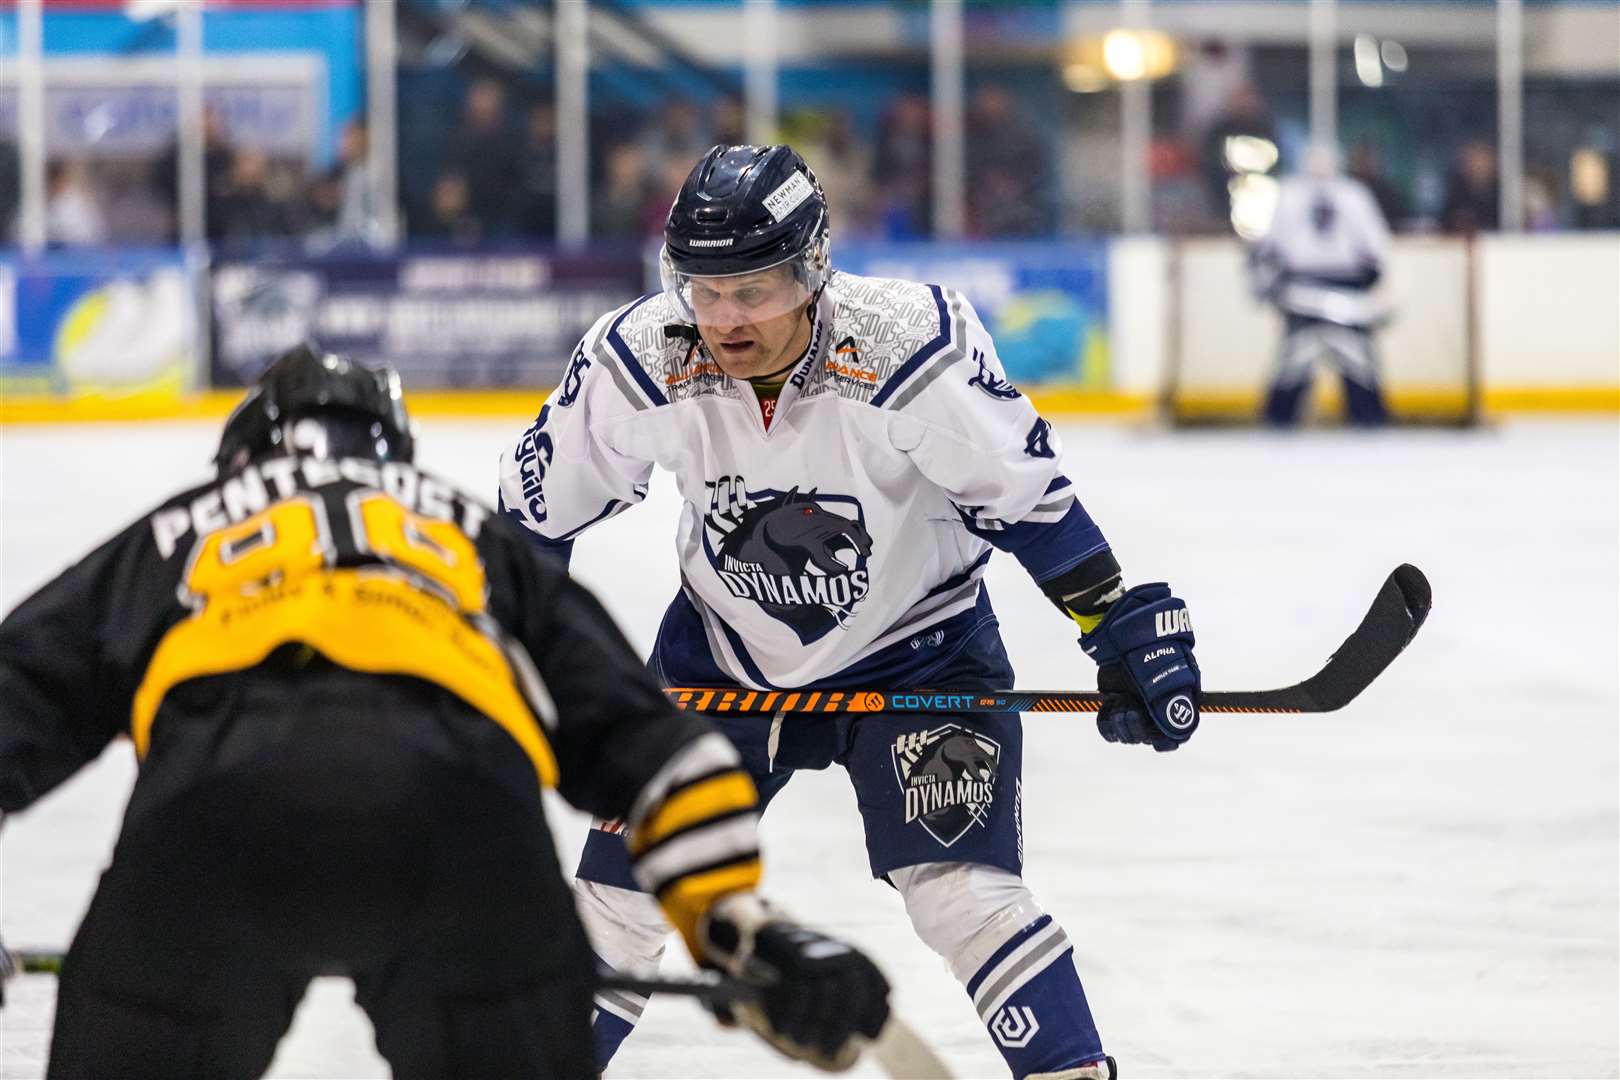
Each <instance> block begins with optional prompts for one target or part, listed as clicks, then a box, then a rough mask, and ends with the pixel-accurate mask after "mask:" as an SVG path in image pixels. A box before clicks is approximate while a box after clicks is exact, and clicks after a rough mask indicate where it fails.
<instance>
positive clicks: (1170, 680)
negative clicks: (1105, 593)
mask: <svg viewBox="0 0 1620 1080" xmlns="http://www.w3.org/2000/svg"><path fill="white" fill-rule="evenodd" d="M1080 647H1081V648H1083V649H1084V650H1085V651H1086V653H1087V655H1089V656H1090V657H1091V658H1092V659H1093V660H1095V661H1096V662H1097V668H1098V670H1097V689H1099V690H1101V691H1102V692H1103V695H1104V700H1103V706H1102V708H1101V709H1100V710H1099V711H1098V713H1097V731H1098V732H1099V733H1100V734H1101V735H1102V737H1103V738H1105V739H1107V740H1108V741H1109V742H1122V743H1152V744H1153V748H1154V749H1155V750H1174V749H1176V748H1177V747H1178V746H1180V745H1181V744H1182V743H1184V742H1186V741H1187V740H1188V739H1190V738H1192V734H1193V732H1194V731H1196V730H1198V690H1199V676H1198V661H1197V660H1195V659H1193V652H1192V650H1193V629H1192V621H1191V620H1190V619H1189V618H1188V616H1187V605H1186V604H1184V603H1182V602H1181V601H1180V600H1178V599H1177V598H1176V597H1174V596H1172V595H1171V594H1170V586H1169V585H1166V584H1165V583H1163V582H1154V583H1152V584H1149V585H1138V586H1136V587H1135V588H1134V589H1131V590H1129V591H1127V592H1126V593H1125V595H1123V596H1121V597H1120V598H1119V599H1118V600H1116V601H1114V602H1113V604H1112V605H1110V606H1109V608H1108V614H1107V615H1105V616H1104V617H1103V620H1102V622H1100V623H1098V624H1097V627H1096V629H1094V630H1092V631H1091V632H1090V633H1089V634H1082V635H1081V637H1080Z"/></svg>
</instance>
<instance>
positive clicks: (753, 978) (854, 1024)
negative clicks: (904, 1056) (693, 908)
mask: <svg viewBox="0 0 1620 1080" xmlns="http://www.w3.org/2000/svg"><path fill="white" fill-rule="evenodd" d="M698 934H699V938H700V940H701V942H702V946H703V953H704V955H703V957H702V960H703V961H704V962H705V963H706V964H707V965H709V966H713V967H716V968H719V969H720V970H722V971H724V972H725V973H726V974H728V975H730V976H731V977H732V978H734V979H737V980H739V981H741V982H745V983H747V984H749V985H750V986H755V987H758V988H759V990H760V995H759V997H758V999H756V1000H754V1001H747V1002H738V1003H736V1004H734V1005H731V1006H730V1007H729V1009H726V1010H716V1011H717V1012H719V1014H720V1018H721V1020H723V1021H729V1022H741V1023H743V1024H746V1025H747V1026H748V1027H750V1028H752V1029H753V1030H754V1031H755V1032H757V1033H758V1034H759V1035H760V1037H761V1038H763V1039H764V1040H765V1041H766V1042H768V1043H770V1044H771V1045H772V1046H774V1047H776V1049H778V1050H780V1051H781V1052H782V1053H784V1054H786V1055H788V1056H789V1057H791V1058H796V1059H798V1060H800V1061H807V1062H809V1063H810V1064H812V1065H815V1066H817V1067H819V1068H822V1069H827V1070H829V1071H833V1072H841V1071H843V1070H844V1069H847V1068H849V1067H850V1066H851V1065H853V1064H855V1060H856V1058H858V1057H859V1056H860V1053H861V1047H862V1044H863V1041H864V1040H866V1039H875V1038H877V1035H878V1033H879V1032H880V1031H882V1030H883V1025H884V1023H886V1022H887V1021H888V1019H889V982H888V980H887V979H885V978H884V977H883V974H882V973H881V972H880V971H878V969H877V965H875V964H873V963H872V961H871V960H869V959H867V957H866V955H865V954H864V953H861V952H859V951H857V950H856V949H855V948H853V947H852V946H849V945H846V944H844V943H843V942H842V941H838V940H836V939H835V938H830V937H827V936H826V935H824V934H819V933H817V932H816V931H814V930H810V929H807V928H806V927H803V926H800V925H798V924H797V923H795V922H792V921H791V920H789V919H787V918H785V917H784V916H782V915H781V914H780V913H778V912H774V911H772V910H770V909H769V908H767V907H766V906H765V904H764V903H763V902H762V901H761V900H760V899H759V897H757V896H756V895H754V894H753V893H733V894H732V895H730V896H727V897H724V898H723V899H721V900H720V901H718V902H717V903H716V904H715V905H714V906H713V907H712V908H710V909H709V912H708V914H707V915H705V916H704V918H703V922H702V924H701V925H700V926H699V929H698ZM728 1013H729V1015H728Z"/></svg>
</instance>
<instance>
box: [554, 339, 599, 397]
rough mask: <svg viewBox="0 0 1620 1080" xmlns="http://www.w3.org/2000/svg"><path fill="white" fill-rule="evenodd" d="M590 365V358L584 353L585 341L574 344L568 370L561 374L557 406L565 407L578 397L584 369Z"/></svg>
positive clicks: (583, 377) (583, 378)
mask: <svg viewBox="0 0 1620 1080" xmlns="http://www.w3.org/2000/svg"><path fill="white" fill-rule="evenodd" d="M590 366H591V358H590V357H588V356H586V355H585V343H584V342H580V343H579V344H578V345H576V346H574V356H573V359H572V360H570V361H569V362H568V371H567V373H566V374H564V375H563V381H562V393H560V394H558V395H557V407H558V408H559V409H566V408H568V406H570V405H572V404H573V403H574V402H575V401H576V400H578V398H579V389H580V385H581V384H582V383H583V382H584V381H585V369H586V368H588V367H590Z"/></svg>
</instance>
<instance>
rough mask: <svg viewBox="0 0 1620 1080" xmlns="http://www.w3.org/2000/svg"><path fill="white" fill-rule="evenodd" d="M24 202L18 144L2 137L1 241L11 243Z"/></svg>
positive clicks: (0, 170)
mask: <svg viewBox="0 0 1620 1080" xmlns="http://www.w3.org/2000/svg"><path fill="white" fill-rule="evenodd" d="M21 202H22V161H21V158H20V157H19V156H18V152H17V144H16V143H14V142H9V141H7V140H5V139H0V243H11V242H12V241H13V238H14V234H15V231H16V225H17V207H18V205H19V204H20V203H21Z"/></svg>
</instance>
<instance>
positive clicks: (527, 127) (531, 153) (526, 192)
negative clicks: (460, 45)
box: [512, 101, 557, 240]
mask: <svg viewBox="0 0 1620 1080" xmlns="http://www.w3.org/2000/svg"><path fill="white" fill-rule="evenodd" d="M517 167H518V189H517V196H516V198H515V199H514V201H513V206H512V226H513V229H514V230H515V231H516V232H517V234H518V235H519V236H532V237H539V238H542V239H546V240H550V239H552V238H554V237H555V236H556V235H557V110H556V108H555V107H554V106H553V105H552V103H551V102H549V101H536V102H535V103H534V104H532V105H530V106H529V115H528V119H527V122H526V123H525V124H524V127H523V143H522V145H520V146H519V147H518V156H517Z"/></svg>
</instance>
